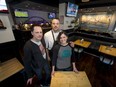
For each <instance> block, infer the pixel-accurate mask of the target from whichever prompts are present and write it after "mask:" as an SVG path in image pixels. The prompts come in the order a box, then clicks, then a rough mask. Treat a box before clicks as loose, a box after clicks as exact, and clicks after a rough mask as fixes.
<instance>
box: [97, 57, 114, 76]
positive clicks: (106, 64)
mask: <svg viewBox="0 0 116 87" xmlns="http://www.w3.org/2000/svg"><path fill="white" fill-rule="evenodd" d="M99 58H100V59H99V60H100V63H99V70H100V71H101V72H103V73H104V74H108V73H110V70H111V68H112V65H113V64H114V59H113V58H112V57H108V56H103V55H102V56H100V57H99Z"/></svg>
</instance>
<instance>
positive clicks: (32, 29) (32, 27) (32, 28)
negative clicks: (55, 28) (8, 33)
mask: <svg viewBox="0 0 116 87" xmlns="http://www.w3.org/2000/svg"><path fill="white" fill-rule="evenodd" d="M35 26H38V27H41V26H40V25H39V24H33V25H32V26H31V28H30V30H31V32H33V31H34V27H35Z"/></svg>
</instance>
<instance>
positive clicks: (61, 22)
mask: <svg viewBox="0 0 116 87" xmlns="http://www.w3.org/2000/svg"><path fill="white" fill-rule="evenodd" d="M59 19H60V24H64V16H63V15H61V16H60V18H59Z"/></svg>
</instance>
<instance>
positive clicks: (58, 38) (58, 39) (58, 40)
mask: <svg viewBox="0 0 116 87" xmlns="http://www.w3.org/2000/svg"><path fill="white" fill-rule="evenodd" d="M62 34H64V35H66V36H67V37H68V34H67V33H66V32H64V31H62V32H60V33H59V35H58V37H57V42H58V43H60V37H61V35H62Z"/></svg>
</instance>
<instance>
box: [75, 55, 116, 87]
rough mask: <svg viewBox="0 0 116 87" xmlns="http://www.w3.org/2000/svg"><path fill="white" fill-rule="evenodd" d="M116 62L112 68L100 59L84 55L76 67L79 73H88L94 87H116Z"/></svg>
mask: <svg viewBox="0 0 116 87" xmlns="http://www.w3.org/2000/svg"><path fill="white" fill-rule="evenodd" d="M115 62H116V61H115ZM115 62H114V64H113V65H112V66H107V65H105V64H103V63H101V62H100V61H99V58H98V57H94V56H91V55H89V54H82V56H81V58H80V59H78V60H77V63H76V65H77V69H78V70H79V71H85V72H86V74H87V76H88V78H89V80H90V83H91V85H92V87H116V63H115Z"/></svg>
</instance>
